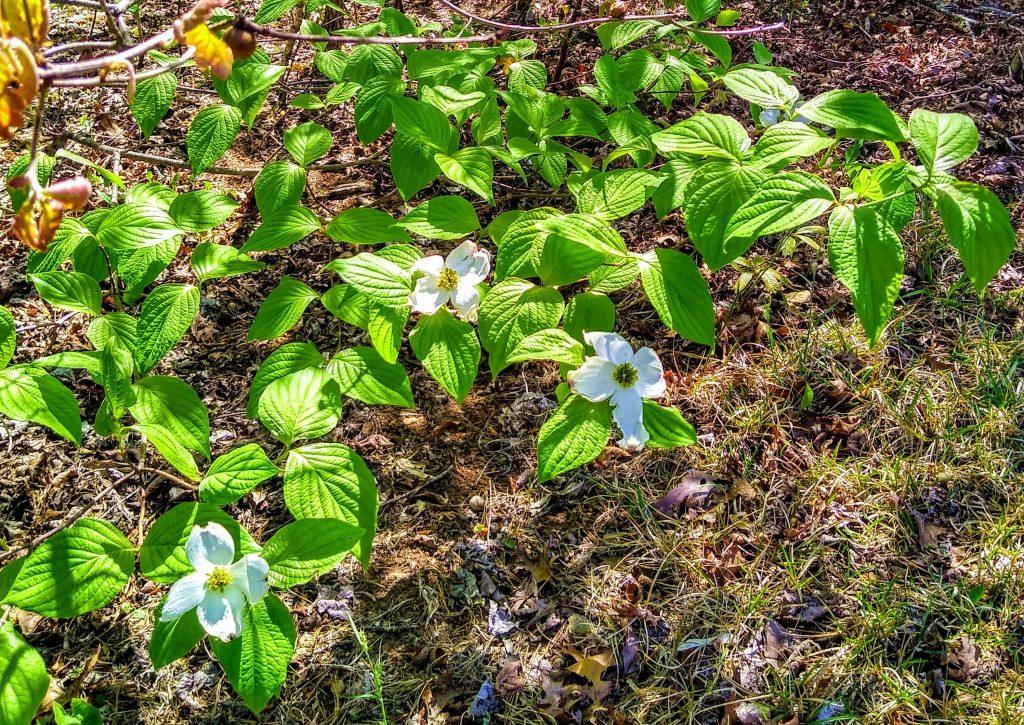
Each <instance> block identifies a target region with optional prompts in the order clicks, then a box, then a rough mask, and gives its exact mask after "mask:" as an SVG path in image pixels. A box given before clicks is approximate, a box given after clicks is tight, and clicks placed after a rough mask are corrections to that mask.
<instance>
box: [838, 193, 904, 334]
mask: <svg viewBox="0 0 1024 725" xmlns="http://www.w3.org/2000/svg"><path fill="white" fill-rule="evenodd" d="M828 260H829V264H831V265H832V270H833V271H834V272H835V275H836V278H837V279H838V280H839V281H840V282H842V283H843V285H844V286H845V287H846V288H847V289H848V290H850V296H851V297H852V298H853V306H854V308H855V309H856V310H857V315H858V316H859V317H860V321H861V324H862V325H863V326H864V331H865V332H866V333H867V336H868V342H869V343H870V344H871V345H872V346H873V345H875V344H876V343H877V342H878V339H879V338H880V337H881V336H882V331H883V330H884V329H885V325H886V323H887V322H888V321H889V317H890V315H891V314H892V308H893V304H894V303H895V302H896V296H897V295H898V294H899V291H900V281H901V280H902V279H903V245H902V244H901V243H900V238H899V235H898V234H897V233H896V231H895V230H894V229H893V228H892V227H891V226H889V224H887V223H886V222H885V220H884V219H882V218H881V217H880V216H879V215H878V214H877V213H876V212H875V210H874V209H872V208H871V207H858V208H856V209H851V208H850V207H847V206H841V207H838V208H837V209H836V210H835V211H834V212H832V216H831V217H829V223H828Z"/></svg>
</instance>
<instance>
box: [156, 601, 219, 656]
mask: <svg viewBox="0 0 1024 725" xmlns="http://www.w3.org/2000/svg"><path fill="white" fill-rule="evenodd" d="M166 603H167V597H166V596H165V597H164V598H163V601H161V602H160V605H159V606H158V607H157V610H156V616H155V618H154V622H153V634H151V635H150V637H149V661H150V662H151V663H152V665H153V669H154V670H159V669H160V668H161V667H166V666H167V665H169V664H171V663H172V662H174V661H175V660H179V659H181V658H182V657H184V656H185V655H187V654H188V653H189V652H191V651H192V650H193V649H195V646H196V645H197V644H199V641H200V640H201V639H202V638H203V637H205V636H206V630H205V629H203V625H201V624H199V615H198V614H197V613H196V610H195V609H190V610H189V611H187V612H185V613H184V614H182V615H181V616H180V617H177V618H175V619H172V620H170V621H169V622H163V621H161V620H160V614H161V613H162V612H163V610H164V605H165V604H166Z"/></svg>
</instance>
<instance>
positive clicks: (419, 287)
mask: <svg viewBox="0 0 1024 725" xmlns="http://www.w3.org/2000/svg"><path fill="white" fill-rule="evenodd" d="M412 268H413V271H414V272H422V273H423V276H422V277H420V278H419V279H418V280H416V289H414V290H413V292H412V294H411V295H409V304H410V305H412V309H413V312H421V313H423V314H425V315H432V314H434V313H435V312H437V311H438V310H439V309H441V308H442V307H444V306H445V305H446V304H448V302H451V303H452V305H453V306H454V307H455V309H456V310H458V313H459V316H460V317H462V318H463V319H464V320H473V319H475V318H476V308H477V307H479V306H480V292H479V291H478V290H477V288H476V286H477V285H478V284H480V283H481V282H483V281H484V279H486V278H487V274H488V272H490V271H491V254H490V252H488V251H487V250H486V249H481V248H480V247H479V246H477V244H475V243H474V242H469V241H466V242H463V243H462V244H460V245H459V246H457V247H456V248H455V249H453V250H452V251H451V252H449V254H448V258H447V259H443V258H442V257H441V255H439V254H435V255H433V256H431V257H423V258H422V259H418V260H416V263H415V264H414V265H413V266H412Z"/></svg>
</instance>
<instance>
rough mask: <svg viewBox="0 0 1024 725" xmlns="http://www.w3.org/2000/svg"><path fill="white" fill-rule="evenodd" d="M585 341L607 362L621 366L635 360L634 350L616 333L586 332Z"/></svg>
mask: <svg viewBox="0 0 1024 725" xmlns="http://www.w3.org/2000/svg"><path fill="white" fill-rule="evenodd" d="M583 339H585V340H586V341H587V344H588V345H592V346H593V347H594V351H595V352H597V354H598V355H600V356H601V357H603V358H604V359H605V360H608V361H609V362H612V363H614V364H616V365H620V364H622V363H625V362H629V361H630V360H632V359H633V348H632V347H630V345H629V343H628V342H626V340H625V338H623V337H622V335H617V334H615V333H614V332H584V333H583Z"/></svg>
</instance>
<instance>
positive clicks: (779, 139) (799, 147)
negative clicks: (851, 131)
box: [751, 121, 835, 171]
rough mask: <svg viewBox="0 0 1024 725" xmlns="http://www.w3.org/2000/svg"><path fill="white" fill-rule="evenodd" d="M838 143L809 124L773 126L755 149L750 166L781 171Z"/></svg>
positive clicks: (785, 123) (780, 124)
mask: <svg viewBox="0 0 1024 725" xmlns="http://www.w3.org/2000/svg"><path fill="white" fill-rule="evenodd" d="M833 143H835V141H833V140H832V139H831V138H829V137H828V136H826V135H825V134H823V133H822V132H821V131H819V130H818V129H816V128H813V127H812V126H808V125H807V124H806V123H796V122H794V121H783V122H782V123H777V124H775V125H774V126H770V127H769V128H768V130H766V131H765V132H764V135H763V136H761V138H760V139H759V140H758V142H757V145H756V146H754V157H753V159H751V162H752V163H753V164H754V165H756V166H759V167H760V168H762V169H765V170H766V171H778V170H779V169H781V168H783V167H784V166H788V165H789V164H791V163H792V162H794V161H796V160H798V159H802V158H806V157H808V156H814V155H815V154H817V153H820V152H821V151H824V150H825V149H827V148H829V147H830V146H832V144H833Z"/></svg>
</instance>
